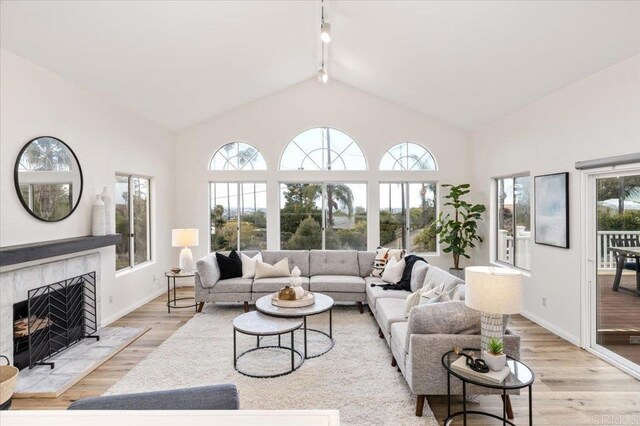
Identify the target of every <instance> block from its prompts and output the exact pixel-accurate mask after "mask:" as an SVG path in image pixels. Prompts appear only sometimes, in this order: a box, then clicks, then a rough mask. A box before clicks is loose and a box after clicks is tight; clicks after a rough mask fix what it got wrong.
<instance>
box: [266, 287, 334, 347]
mask: <svg viewBox="0 0 640 426" xmlns="http://www.w3.org/2000/svg"><path fill="white" fill-rule="evenodd" d="M313 295H314V296H315V303H314V304H313V305H310V306H304V307H301V308H283V307H280V306H275V305H274V304H272V303H271V297H272V296H271V295H267V296H263V297H261V298H260V299H258V300H257V301H256V309H257V310H258V312H261V313H263V314H265V315H269V316H272V317H279V318H302V329H303V331H304V358H305V359H309V358H317V357H319V356H322V355H324V354H326V353H327V352H329V351H330V350H331V349H332V348H333V345H334V343H335V342H334V340H333V315H332V309H333V304H334V302H333V299H332V298H331V297H329V296H327V295H326V294H322V293H313ZM327 311H329V333H327V332H325V331H322V330H317V329H314V328H308V327H307V317H309V316H312V315H318V314H321V313H324V312H327ZM309 332H312V333H318V334H321V335H324V336H326V337H327V338H328V339H329V344H328V347H327V348H325V349H324V350H323V351H322V352H320V353H318V354H314V355H309V353H308V351H307V346H308V345H307V333H309Z"/></svg>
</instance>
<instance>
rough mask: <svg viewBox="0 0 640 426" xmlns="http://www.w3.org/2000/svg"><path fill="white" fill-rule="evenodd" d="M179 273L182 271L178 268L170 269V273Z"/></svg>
mask: <svg viewBox="0 0 640 426" xmlns="http://www.w3.org/2000/svg"><path fill="white" fill-rule="evenodd" d="M180 271H182V269H180V268H171V272H173V273H174V274H176V275H178V274H179V273H180Z"/></svg>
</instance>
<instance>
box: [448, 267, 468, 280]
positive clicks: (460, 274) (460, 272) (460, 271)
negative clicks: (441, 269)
mask: <svg viewBox="0 0 640 426" xmlns="http://www.w3.org/2000/svg"><path fill="white" fill-rule="evenodd" d="M449 273H450V274H451V275H453V276H454V277H457V278H460V279H461V280H463V281H464V268H449Z"/></svg>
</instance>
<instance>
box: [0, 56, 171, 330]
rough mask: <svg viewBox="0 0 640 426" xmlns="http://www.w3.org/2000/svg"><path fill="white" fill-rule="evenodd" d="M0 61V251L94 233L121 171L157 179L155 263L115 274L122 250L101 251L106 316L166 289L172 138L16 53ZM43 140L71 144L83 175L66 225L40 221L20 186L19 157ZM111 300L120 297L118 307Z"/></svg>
mask: <svg viewBox="0 0 640 426" xmlns="http://www.w3.org/2000/svg"><path fill="white" fill-rule="evenodd" d="M0 59H1V61H0V63H1V69H0V71H1V72H0V91H1V93H2V97H1V105H0V111H1V118H0V120H1V126H0V141H1V143H0V176H1V179H0V197H1V200H2V202H1V203H0V245H1V246H9V245H14V244H23V243H30V242H36V241H45V240H55V239H59V238H69V237H75V236H83V235H89V234H90V233H91V206H92V203H93V199H94V195H95V194H96V193H97V192H98V191H100V190H101V189H102V187H103V186H107V188H108V190H109V191H110V192H111V195H112V196H113V191H114V175H115V173H116V172H128V173H134V174H142V175H147V176H151V177H153V184H152V198H151V199H152V209H153V217H152V218H153V223H154V225H155V232H154V233H153V238H152V244H153V247H152V251H153V253H154V260H155V263H153V264H150V265H147V266H145V267H143V268H140V269H138V270H135V271H131V272H129V273H126V274H124V275H121V276H117V277H116V274H115V266H114V265H115V260H114V258H115V248H114V247H110V248H105V249H102V250H100V251H101V258H102V312H101V313H102V319H103V321H104V320H109V319H110V318H115V316H117V315H118V314H119V313H122V312H126V311H127V310H128V309H130V308H132V307H135V306H137V305H138V304H139V303H141V302H143V301H146V300H147V299H148V298H149V297H151V296H153V295H154V294H157V293H158V292H159V291H161V290H162V288H163V287H164V285H165V283H164V276H163V275H162V273H163V271H164V270H166V269H168V268H169V267H170V266H171V265H173V264H175V259H174V255H175V253H174V252H173V250H172V249H171V239H170V230H171V228H172V226H173V220H174V210H175V209H174V200H175V181H174V176H175V162H174V159H173V156H174V140H173V134H172V133H171V132H170V131H168V130H165V129H164V128H162V127H160V126H158V125H156V124H153V123H150V122H149V121H146V120H144V119H141V118H138V117H137V116H136V115H134V114H132V113H129V112H127V111H124V110H122V109H120V108H118V107H115V106H113V105H112V104H110V103H108V102H106V101H104V100H102V99H101V98H100V97H99V96H98V95H96V94H94V93H91V92H89V91H87V90H85V89H83V88H81V87H79V86H77V85H74V84H71V83H69V82H67V81H65V80H63V79H61V78H60V77H58V76H56V75H55V74H53V73H51V72H49V71H47V70H45V69H43V68H41V67H39V66H36V65H34V64H32V63H30V62H27V61H25V60H23V59H21V58H19V57H18V56H16V55H14V54H13V53H10V52H8V51H5V50H2V52H1V57H0ZM41 135H51V136H56V137H58V138H60V139H61V140H63V141H64V142H66V143H67V144H68V145H69V146H70V147H71V149H73V150H74V152H75V154H76V156H77V157H78V160H79V161H80V164H81V167H82V171H83V175H84V191H83V195H82V199H81V200H80V204H79V206H78V208H77V210H76V211H75V212H74V213H73V214H72V215H71V216H70V217H69V218H67V219H65V220H63V221H61V222H55V223H46V222H42V221H39V220H37V219H35V218H33V217H32V216H31V215H30V214H29V213H27V212H26V211H25V210H24V208H23V207H22V205H21V204H20V202H19V200H18V197H17V194H16V191H15V189H14V184H13V167H14V163H15V159H16V156H17V155H18V152H19V151H20V149H21V148H22V146H23V145H24V144H25V143H27V142H28V141H29V140H31V139H32V138H34V137H36V136H41ZM154 277H156V278H157V281H156V282H154ZM109 296H113V303H112V304H109V302H108V300H109Z"/></svg>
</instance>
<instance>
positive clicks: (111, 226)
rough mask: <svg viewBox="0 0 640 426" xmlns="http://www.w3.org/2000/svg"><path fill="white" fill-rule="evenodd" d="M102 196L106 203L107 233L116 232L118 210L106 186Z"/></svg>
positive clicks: (105, 219) (105, 224)
mask: <svg viewBox="0 0 640 426" xmlns="http://www.w3.org/2000/svg"><path fill="white" fill-rule="evenodd" d="M100 198H102V202H103V203H104V226H105V229H106V233H107V234H115V233H116V221H115V218H116V211H115V206H114V204H113V201H112V200H111V197H110V196H109V191H107V187H106V186H105V187H103V188H102V194H100Z"/></svg>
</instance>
